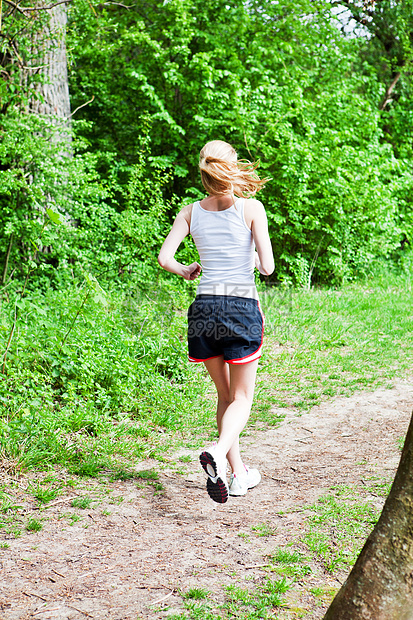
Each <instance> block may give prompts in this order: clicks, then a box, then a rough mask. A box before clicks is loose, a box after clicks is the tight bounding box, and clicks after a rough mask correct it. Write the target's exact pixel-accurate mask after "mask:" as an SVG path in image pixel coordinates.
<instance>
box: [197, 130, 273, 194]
mask: <svg viewBox="0 0 413 620" xmlns="http://www.w3.org/2000/svg"><path fill="white" fill-rule="evenodd" d="M258 166H259V162H256V163H252V162H250V161H248V160H245V159H242V160H239V161H238V160H237V153H236V151H235V149H234V148H233V147H232V146H231V145H230V144H228V143H227V142H223V141H222V140H213V141H212V142H208V143H207V144H206V145H205V146H204V148H203V149H202V150H201V152H200V155H199V169H200V171H201V180H202V185H203V186H204V188H205V189H206V191H207V192H208V193H209V194H215V195H218V196H222V195H223V194H235V195H236V196H240V197H243V198H248V197H250V196H254V195H255V194H256V193H257V192H258V191H259V190H260V189H261V188H262V187H263V186H264V185H265V183H266V182H267V181H268V180H269V179H260V178H259V176H258V174H257V173H256V169H257V168H258Z"/></svg>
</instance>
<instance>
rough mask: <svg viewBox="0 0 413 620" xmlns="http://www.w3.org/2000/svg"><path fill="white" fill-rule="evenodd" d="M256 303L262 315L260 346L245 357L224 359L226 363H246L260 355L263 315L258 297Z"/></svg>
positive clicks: (262, 339) (262, 337)
mask: <svg viewBox="0 0 413 620" xmlns="http://www.w3.org/2000/svg"><path fill="white" fill-rule="evenodd" d="M257 304H258V310H259V311H260V314H261V316H262V331H261V343H260V346H259V347H258V349H257V350H256V351H255V352H254V353H250V354H249V355H246V356H245V357H239V358H236V359H234V360H225V361H226V362H228V364H248V363H249V362H254V361H255V360H257V359H259V358H260V357H261V355H262V353H261V349H262V343H263V341H264V326H265V316H264V315H263V313H262V310H261V306H260V301H259V299H257Z"/></svg>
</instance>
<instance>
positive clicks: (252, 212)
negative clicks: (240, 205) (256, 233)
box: [244, 198, 265, 229]
mask: <svg viewBox="0 0 413 620" xmlns="http://www.w3.org/2000/svg"><path fill="white" fill-rule="evenodd" d="M263 212H264V213H265V209H264V205H263V204H262V202H260V201H259V200H257V199H256V198H245V199H244V219H245V223H246V224H247V226H248V228H250V229H251V225H252V222H253V221H254V218H255V217H257V215H259V214H260V213H263Z"/></svg>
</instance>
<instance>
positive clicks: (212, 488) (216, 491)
mask: <svg viewBox="0 0 413 620" xmlns="http://www.w3.org/2000/svg"><path fill="white" fill-rule="evenodd" d="M199 461H200V463H201V465H202V468H203V470H204V472H205V473H206V475H207V476H208V480H207V493H208V495H209V497H210V498H211V499H212V500H213V501H214V502H217V503H218V504H225V502H226V501H227V500H228V485H227V484H225V482H224V480H223V479H222V478H221V477H220V476H218V467H217V464H216V462H215V459H214V457H213V456H212V454H210V453H209V452H202V454H201V455H200V457H199ZM208 465H209V466H210V467H212V468H213V470H214V474H215V475H214V476H211V474H210V473H209V472H208Z"/></svg>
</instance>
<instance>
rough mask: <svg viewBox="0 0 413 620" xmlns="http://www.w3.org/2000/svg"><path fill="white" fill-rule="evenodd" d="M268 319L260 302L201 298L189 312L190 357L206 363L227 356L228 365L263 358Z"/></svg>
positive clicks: (198, 298) (209, 296) (199, 297)
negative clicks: (265, 328)
mask: <svg viewBox="0 0 413 620" xmlns="http://www.w3.org/2000/svg"><path fill="white" fill-rule="evenodd" d="M263 335H264V316H263V314H262V312H261V309H260V305H259V302H258V300H257V299H250V298H244V297H230V296H227V295H197V297H196V298H195V301H194V302H193V303H192V304H191V305H190V306H189V309H188V357H189V361H190V362H204V361H206V360H209V359H212V358H213V357H220V356H221V355H223V356H224V360H225V361H226V362H228V364H246V363H248V362H252V361H254V360H256V359H258V358H259V357H261V348H262V338H263Z"/></svg>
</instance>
